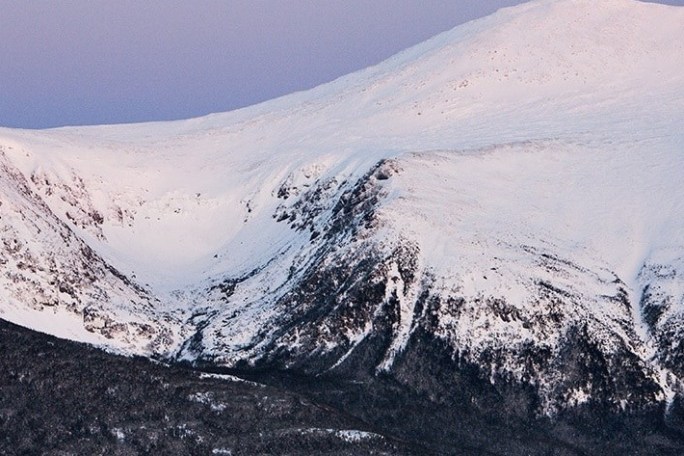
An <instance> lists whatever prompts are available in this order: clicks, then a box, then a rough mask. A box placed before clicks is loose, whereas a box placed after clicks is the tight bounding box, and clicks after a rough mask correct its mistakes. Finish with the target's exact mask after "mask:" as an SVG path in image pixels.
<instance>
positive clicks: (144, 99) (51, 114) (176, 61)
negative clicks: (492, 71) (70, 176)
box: [0, 0, 684, 128]
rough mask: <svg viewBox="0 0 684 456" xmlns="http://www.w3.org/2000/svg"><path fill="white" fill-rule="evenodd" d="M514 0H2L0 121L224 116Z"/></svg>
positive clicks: (34, 124) (683, 1) (29, 123)
mask: <svg viewBox="0 0 684 456" xmlns="http://www.w3.org/2000/svg"><path fill="white" fill-rule="evenodd" d="M597 1H600V0H597ZM517 3H522V1H521V0H472V1H471V0H261V1H255V0H239V1H238V0H226V1H217V0H205V1H190V0H187V1H179V0H144V1H140V0H61V1H45V0H33V1H27V0H0V126H7V127H22V128H46V127H54V126H63V125H83V124H101V123H122V122H140V121H148V120H170V119H182V118H189V117H195V116H200V115H204V114H208V113H212V112H222V111H229V110H231V109H235V108H238V107H242V106H247V105H251V104H254V103H257V102H260V101H264V100H267V99H270V98H273V97H276V96H280V95H284V94H287V93H290V92H293V91H296V90H303V89H307V88H311V87H314V86H316V85H318V84H321V83H324V82H327V81H330V80H333V79H335V78H337V77H339V76H342V75H344V74H347V73H349V72H352V71H355V70H358V69H361V68H365V67H367V66H369V65H372V64H375V63H378V62H380V61H382V60H384V59H385V58H387V57H389V56H391V55H392V54H394V53H396V52H398V51H400V50H402V49H405V48H407V47H409V46H411V45H414V44H417V43H419V42H421V41H423V40H425V39H427V38H429V37H431V36H434V35H436V34H438V33H440V32H442V31H445V30H448V29H450V28H453V27H455V26H456V25H458V24H460V23H463V22H466V21H468V20H471V19H474V18H477V17H481V16H484V15H487V14H490V13H492V12H494V11H495V10H496V9H498V8H500V7H503V6H511V5H514V4H517ZM661 3H662V2H661ZM667 3H670V4H679V5H684V0H676V1H668V2H667Z"/></svg>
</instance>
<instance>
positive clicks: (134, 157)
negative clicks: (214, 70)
mask: <svg viewBox="0 0 684 456" xmlns="http://www.w3.org/2000/svg"><path fill="white" fill-rule="evenodd" d="M682 68H684V8H678V7H667V6H662V5H655V4H647V3H640V2H637V1H634V0H605V1H601V2H590V1H588V0H537V1H532V2H530V3H526V4H524V5H521V6H517V7H514V8H509V9H503V10H500V11H499V12H497V13H496V14H494V15H492V16H490V17H487V18H484V19H481V20H478V21H474V22H471V23H468V24H466V25H463V26H460V27H457V28H455V29H453V30H451V31H449V32H446V33H444V34H442V35H439V36H437V37H435V38H433V39H431V40H429V41H427V42H425V43H423V44H420V45H418V46H416V47H414V48H411V49H409V50H407V51H405V52H403V53H401V54H399V55H397V56H395V57H393V58H391V59H390V60H388V61H386V62H383V63H381V64H379V65H377V66H375V67H372V68H369V69H367V70H364V71H361V72H358V73H355V74H352V75H350V76H347V77H344V78H341V79H339V80H337V81H334V82H332V83H330V84H326V85H323V86H321V87H318V88H316V89H313V90H311V91H307V92H303V93H297V94H293V95H290V96H287V97H283V98H280V99H277V100H273V101H270V102H267V103H264V104H261V105H257V106H254V107H250V108H247V109H243V110H239V111H235V112H230V113H225V114H215V115H211V116H207V117H203V118H198V119H191V120H186V121H178V122H164V123H149V124H138V125H113V126H97V127H78V128H61V129H55V130H46V131H24V130H13V129H0V170H1V172H0V192H2V194H1V196H0V198H1V199H0V202H1V203H2V204H1V205H0V230H2V244H1V245H0V264H2V267H1V269H0V283H1V287H0V318H3V319H6V320H9V321H12V322H16V323H19V324H22V325H24V326H29V327H32V328H35V329H38V330H40V331H43V332H47V333H52V334H56V335H60V336H63V337H67V338H71V339H75V340H81V341H88V342H92V343H96V344H101V345H105V346H108V347H111V348H115V349H117V350H120V351H124V352H127V353H138V354H145V355H152V354H155V355H159V356H163V357H167V358H171V359H176V360H188V361H191V362H197V363H202V364H203V365H213V366H226V367H241V368H248V369H265V368H269V369H286V370H290V371H294V372H299V373H306V374H312V375H321V374H326V373H327V374H334V375H336V376H341V377H343V378H348V379H352V380H364V379H367V378H372V377H374V376H388V377H390V378H392V379H394V380H396V381H397V382H398V383H399V384H402V385H405V386H407V387H409V388H412V389H413V390H415V391H416V392H418V393H421V394H426V395H428V396H429V397H430V398H431V399H433V400H435V401H440V400H442V398H443V397H446V396H449V397H452V396H454V395H455V397H461V396H463V397H464V398H467V399H470V400H472V399H473V398H476V397H484V396H483V395H485V396H486V394H485V393H483V392H482V391H485V390H486V391H493V392H494V393H496V394H495V395H498V396H497V397H503V398H506V399H510V400H511V401H512V400H513V398H515V404H516V406H515V407H514V408H516V409H518V408H520V409H521V410H523V411H522V412H520V413H528V412H529V413H532V414H535V415H554V414H556V413H559V412H561V411H563V410H566V409H569V408H574V407H579V406H583V405H586V406H601V407H606V408H608V409H611V410H637V409H644V408H648V407H659V406H661V405H663V404H666V403H672V401H673V400H675V399H676V398H677V397H678V395H680V394H681V392H682V387H683V384H682V382H683V381H684V355H682V351H681V349H680V347H679V344H680V342H681V340H682V337H683V336H684V333H683V332H684V129H682V125H684V73H683V72H682ZM473 379H476V380H473ZM474 381H476V382H479V383H477V384H478V385H480V386H478V388H480V389H479V390H478V392H473V387H472V385H473V382H474ZM468 385H470V386H468ZM468 388H470V389H468ZM483 388H484V389H483ZM494 393H492V394H494ZM487 394H489V393H487ZM507 403H512V402H510V401H509V402H507ZM521 404H523V405H521ZM483 407H484V406H483ZM511 407H512V408H513V406H511ZM512 413H518V412H517V411H512Z"/></svg>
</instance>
